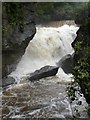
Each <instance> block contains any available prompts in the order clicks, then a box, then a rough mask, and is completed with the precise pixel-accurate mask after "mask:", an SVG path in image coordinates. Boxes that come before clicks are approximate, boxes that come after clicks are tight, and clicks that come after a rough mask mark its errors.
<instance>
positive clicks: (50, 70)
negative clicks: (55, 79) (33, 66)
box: [29, 66, 59, 81]
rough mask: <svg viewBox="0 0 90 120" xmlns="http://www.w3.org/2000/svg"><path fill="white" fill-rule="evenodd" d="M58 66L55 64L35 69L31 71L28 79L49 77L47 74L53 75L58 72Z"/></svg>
mask: <svg viewBox="0 0 90 120" xmlns="http://www.w3.org/2000/svg"><path fill="white" fill-rule="evenodd" d="M58 68H59V67H57V66H45V67H42V68H41V69H39V70H36V71H35V72H33V73H31V74H30V77H29V80H30V81H33V80H38V79H41V78H45V77H49V76H54V75H56V73H57V72H58Z"/></svg>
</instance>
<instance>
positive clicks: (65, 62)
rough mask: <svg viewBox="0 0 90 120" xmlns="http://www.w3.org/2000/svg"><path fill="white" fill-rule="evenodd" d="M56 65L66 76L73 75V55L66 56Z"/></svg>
mask: <svg viewBox="0 0 90 120" xmlns="http://www.w3.org/2000/svg"><path fill="white" fill-rule="evenodd" d="M56 64H57V66H58V67H61V68H62V69H63V71H64V72H65V73H66V74H68V73H72V69H73V55H70V54H68V55H65V56H64V57H62V58H61V59H60V60H59V62H57V63H56Z"/></svg>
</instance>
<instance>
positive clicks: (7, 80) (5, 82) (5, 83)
mask: <svg viewBox="0 0 90 120" xmlns="http://www.w3.org/2000/svg"><path fill="white" fill-rule="evenodd" d="M14 83H15V79H14V78H12V77H6V78H3V81H2V85H1V84H0V87H4V88H5V87H8V86H9V85H11V84H14Z"/></svg>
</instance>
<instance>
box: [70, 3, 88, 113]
mask: <svg viewBox="0 0 90 120" xmlns="http://www.w3.org/2000/svg"><path fill="white" fill-rule="evenodd" d="M88 5H89V6H88V11H87V12H88V15H86V17H84V19H82V21H81V26H80V29H79V30H78V32H77V37H76V39H75V41H74V42H73V43H72V46H73V47H74V49H75V55H74V70H73V74H74V76H75V80H76V81H77V82H78V83H79V85H80V87H81V91H82V93H83V94H84V97H85V98H86V101H87V103H89V104H90V2H89V4H88ZM82 16H83V14H82ZM79 22H80V21H79ZM77 23H78V19H77ZM89 112H90V111H89Z"/></svg>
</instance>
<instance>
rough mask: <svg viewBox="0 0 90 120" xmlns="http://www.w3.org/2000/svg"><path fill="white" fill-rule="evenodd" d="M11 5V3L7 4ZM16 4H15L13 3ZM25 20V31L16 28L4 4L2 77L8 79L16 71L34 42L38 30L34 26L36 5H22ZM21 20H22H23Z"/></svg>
mask: <svg viewBox="0 0 90 120" xmlns="http://www.w3.org/2000/svg"><path fill="white" fill-rule="evenodd" d="M7 4H9V3H7ZM12 4H14V3H12ZM21 4H22V15H21V14H20V16H22V18H23V30H22V29H21V28H20V25H19V24H16V25H14V26H12V25H11V23H10V22H9V16H8V15H7V11H6V9H5V7H6V6H5V5H6V3H3V4H2V8H3V9H2V13H3V18H2V24H3V29H4V30H3V34H2V35H3V38H2V77H3V78H4V77H6V76H7V75H8V74H10V73H11V72H12V71H13V70H15V68H16V66H17V63H18V62H19V61H20V59H21V57H22V55H23V54H24V52H25V49H26V47H27V46H28V43H29V42H30V40H32V38H33V36H34V34H35V32H36V29H35V24H34V7H35V3H21ZM22 18H21V19H22Z"/></svg>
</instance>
